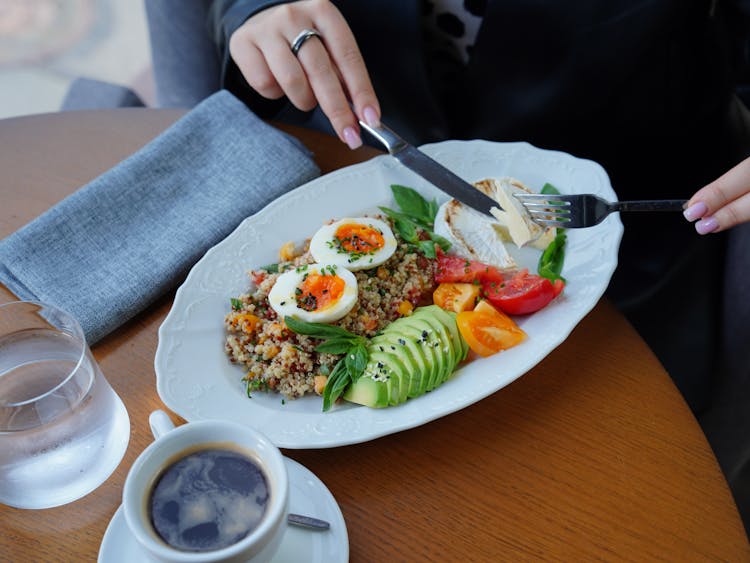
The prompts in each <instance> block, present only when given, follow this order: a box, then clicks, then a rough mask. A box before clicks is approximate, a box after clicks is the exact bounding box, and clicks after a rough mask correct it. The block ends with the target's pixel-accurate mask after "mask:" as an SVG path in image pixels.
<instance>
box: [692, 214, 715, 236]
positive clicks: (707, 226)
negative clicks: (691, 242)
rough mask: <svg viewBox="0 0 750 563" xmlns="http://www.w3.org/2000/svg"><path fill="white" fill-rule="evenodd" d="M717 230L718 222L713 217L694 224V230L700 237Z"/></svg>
mask: <svg viewBox="0 0 750 563" xmlns="http://www.w3.org/2000/svg"><path fill="white" fill-rule="evenodd" d="M718 228H719V222H718V221H717V220H716V219H715V218H714V217H706V218H705V219H701V220H700V221H698V222H697V223H696V224H695V230H696V231H698V234H700V235H706V234H708V233H713V232H714V231H715V230H716V229H718Z"/></svg>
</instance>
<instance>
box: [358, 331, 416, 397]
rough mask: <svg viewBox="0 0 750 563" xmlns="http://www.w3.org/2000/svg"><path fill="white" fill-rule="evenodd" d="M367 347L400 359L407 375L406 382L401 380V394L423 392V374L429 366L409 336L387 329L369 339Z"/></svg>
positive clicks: (412, 395) (414, 395)
mask: <svg viewBox="0 0 750 563" xmlns="http://www.w3.org/2000/svg"><path fill="white" fill-rule="evenodd" d="M369 349H370V350H373V349H374V350H378V351H380V352H387V353H389V354H391V355H393V356H396V357H397V358H398V359H399V360H401V363H402V364H403V365H404V367H405V368H406V371H407V374H406V375H407V376H408V384H406V381H404V380H402V381H401V387H402V389H401V392H402V395H403V393H404V391H405V392H406V397H407V398H412V397H418V396H419V395H422V394H423V393H424V390H423V389H422V385H423V383H422V382H423V381H425V377H424V374H425V372H426V371H427V370H429V369H431V368H429V367H427V366H426V365H425V361H424V357H423V356H421V355H419V354H418V352H417V345H416V344H415V343H414V341H413V340H412V339H411V338H404V337H403V336H401V335H400V334H399V333H396V332H394V331H388V332H385V333H383V334H379V335H377V336H375V337H374V338H373V339H372V340H371V341H370V345H369ZM404 400H405V399H404Z"/></svg>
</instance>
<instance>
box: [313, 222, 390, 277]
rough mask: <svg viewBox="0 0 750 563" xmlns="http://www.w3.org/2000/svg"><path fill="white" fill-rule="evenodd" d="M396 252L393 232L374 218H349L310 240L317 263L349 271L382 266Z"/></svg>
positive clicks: (334, 224) (326, 227)
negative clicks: (337, 266)
mask: <svg viewBox="0 0 750 563" xmlns="http://www.w3.org/2000/svg"><path fill="white" fill-rule="evenodd" d="M395 251H396V237H394V236H393V231H391V228H390V227H389V226H388V225H387V224H386V223H384V222H383V221H380V220H378V219H372V218H370V217H354V218H352V217H347V218H345V219H339V220H338V221H336V222H334V223H331V224H330V225H325V226H323V227H321V228H320V229H318V232H317V233H315V235H314V236H313V238H312V239H311V240H310V254H312V256H313V258H315V260H316V261H317V262H321V263H326V264H340V265H341V266H343V267H344V268H346V269H347V270H353V271H356V270H367V269H369V268H374V267H375V266H379V265H380V264H382V263H383V262H385V261H386V260H388V258H390V257H391V256H393V253H394V252H395Z"/></svg>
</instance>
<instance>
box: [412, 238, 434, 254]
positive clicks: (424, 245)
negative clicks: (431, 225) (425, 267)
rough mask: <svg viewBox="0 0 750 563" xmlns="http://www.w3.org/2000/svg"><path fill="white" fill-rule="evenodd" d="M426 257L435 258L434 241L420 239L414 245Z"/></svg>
mask: <svg viewBox="0 0 750 563" xmlns="http://www.w3.org/2000/svg"><path fill="white" fill-rule="evenodd" d="M416 246H417V247H418V248H419V250H421V251H422V252H423V253H424V255H425V256H426V257H427V258H437V252H436V251H435V241H432V240H420V241H419V242H418V243H417V245H416Z"/></svg>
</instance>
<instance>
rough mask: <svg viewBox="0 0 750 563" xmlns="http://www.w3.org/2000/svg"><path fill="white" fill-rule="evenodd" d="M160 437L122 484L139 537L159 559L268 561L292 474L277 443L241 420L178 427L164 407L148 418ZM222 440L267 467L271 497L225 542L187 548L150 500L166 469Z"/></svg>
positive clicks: (281, 528)
mask: <svg viewBox="0 0 750 563" xmlns="http://www.w3.org/2000/svg"><path fill="white" fill-rule="evenodd" d="M149 423H150V425H151V431H152V432H153V434H154V437H155V438H156V440H155V441H154V442H153V443H152V444H151V445H149V446H148V447H147V448H146V449H145V450H144V451H143V452H142V453H141V455H140V456H138V459H136V461H135V463H134V464H133V466H132V467H131V468H130V471H129V473H128V476H127V479H126V480H125V487H124V490H123V502H122V505H123V511H124V514H125V520H126V522H127V524H128V528H130V531H131V532H132V534H133V536H134V537H135V538H136V539H137V540H138V543H139V544H140V545H141V546H142V547H143V548H144V549H145V550H147V551H148V552H149V553H150V554H151V556H152V557H154V558H155V559H157V560H158V561H164V562H169V563H198V562H200V563H214V562H219V561H221V562H229V561H231V562H235V561H237V562H239V561H243V562H244V561H268V560H269V559H270V558H271V557H272V556H273V554H274V553H275V552H276V551H277V549H278V548H279V545H280V544H281V540H282V537H283V535H284V532H285V531H286V529H287V523H286V522H287V515H288V512H289V478H288V475H287V470H286V464H285V463H284V458H283V456H282V455H281V452H280V451H279V449H278V448H277V447H276V446H275V445H274V444H273V443H272V442H271V441H270V440H269V439H268V438H266V437H265V436H264V435H262V434H261V433H259V432H257V431H255V430H253V429H251V428H249V427H247V426H243V425H241V424H237V423H234V422H229V421H221V420H204V421H197V422H189V423H187V424H183V425H182V426H178V427H175V426H174V425H173V424H172V422H171V420H170V419H169V417H168V416H167V414H166V413H165V412H164V411H154V412H153V413H151V416H150V418H149ZM218 444H224V445H226V446H227V447H229V448H231V449H233V450H236V451H239V452H242V454H243V455H245V456H247V457H249V458H250V459H251V460H252V461H253V462H254V463H255V464H257V465H258V467H259V468H260V469H261V471H262V472H263V474H264V476H265V478H266V482H267V485H268V492H269V495H268V502H267V504H266V508H265V512H264V514H263V517H262V519H261V520H260V522H259V523H258V525H257V526H256V527H255V528H254V529H253V530H251V531H250V533H249V534H248V535H246V536H245V537H244V538H242V539H240V540H239V541H237V542H236V543H233V544H231V545H229V546H227V547H222V548H219V549H215V550H212V551H185V550H181V549H177V548H175V547H172V546H171V545H169V544H168V543H166V542H165V541H164V540H162V539H161V537H160V536H159V534H158V533H157V532H156V530H155V529H154V526H153V524H152V523H151V516H150V514H149V510H150V509H149V500H150V497H151V493H152V491H153V488H154V486H155V485H156V483H157V481H158V479H159V477H160V476H161V475H162V473H163V471H164V470H165V469H166V468H167V467H168V466H170V465H171V464H173V463H174V462H176V461H177V460H178V459H180V458H181V457H184V455H187V453H189V452H194V451H197V450H200V449H201V446H202V445H205V446H206V449H211V448H216V447H217V445H218Z"/></svg>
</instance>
